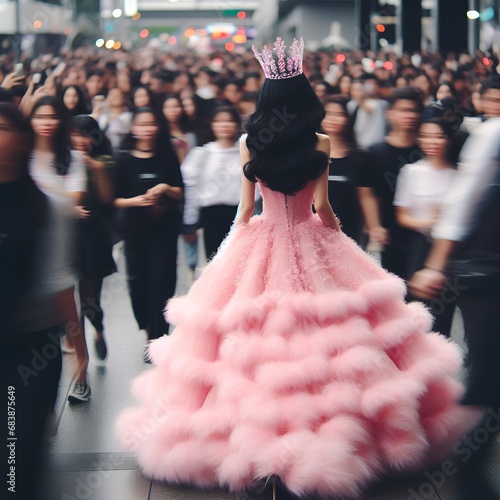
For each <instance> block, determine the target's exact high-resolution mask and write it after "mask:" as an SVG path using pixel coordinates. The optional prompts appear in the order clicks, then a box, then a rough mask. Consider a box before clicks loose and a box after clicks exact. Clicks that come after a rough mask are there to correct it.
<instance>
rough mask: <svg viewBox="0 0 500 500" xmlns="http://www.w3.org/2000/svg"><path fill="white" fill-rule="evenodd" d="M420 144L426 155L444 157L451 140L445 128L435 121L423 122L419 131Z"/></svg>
mask: <svg viewBox="0 0 500 500" xmlns="http://www.w3.org/2000/svg"><path fill="white" fill-rule="evenodd" d="M418 144H419V146H420V149H421V150H422V152H423V153H424V155H425V156H430V157H439V158H442V157H444V156H445V155H446V152H447V150H448V146H449V144H450V141H449V139H448V136H447V135H446V134H445V133H444V131H443V129H442V128H441V127H440V126H439V125H437V124H435V123H422V125H421V126H420V129H419V131H418Z"/></svg>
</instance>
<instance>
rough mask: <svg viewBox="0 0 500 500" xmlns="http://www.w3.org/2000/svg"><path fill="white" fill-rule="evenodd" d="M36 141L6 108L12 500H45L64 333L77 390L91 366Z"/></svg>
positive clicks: (0, 302)
mask: <svg viewBox="0 0 500 500" xmlns="http://www.w3.org/2000/svg"><path fill="white" fill-rule="evenodd" d="M33 140H34V138H33V134H32V132H31V131H30V130H29V128H28V127H26V125H25V121H24V119H23V117H22V115H21V113H20V112H19V111H17V110H16V109H15V108H14V107H13V106H11V105H8V104H4V103H1V104H0V149H1V151H2V155H1V157H0V238H1V239H0V268H1V273H0V274H1V276H2V279H0V332H1V335H0V380H1V386H2V388H3V390H4V396H3V397H4V406H5V411H4V413H3V414H4V417H2V423H1V427H2V430H1V431H0V436H1V438H2V443H3V446H2V448H3V450H4V451H3V453H2V460H1V466H0V471H1V473H2V477H3V478H4V485H3V488H4V489H5V490H6V491H7V493H5V498H7V497H12V498H19V499H20V500H21V499H22V500H25V499H30V500H38V498H39V496H38V494H39V491H38V488H39V479H40V468H41V456H40V452H41V446H42V439H43V434H44V429H45V426H46V424H47V420H48V417H49V415H50V413H51V411H52V410H53V408H54V405H55V402H56V396H57V390H58V384H59V378H60V373H61V366H62V356H61V345H60V336H61V335H62V334H63V333H68V334H70V335H71V336H72V339H73V345H74V346H75V349H76V352H77V361H76V366H75V372H74V373H75V378H76V380H77V383H82V384H84V383H85V379H86V370H87V365H88V355H87V351H86V346H85V340H84V338H83V334H82V331H81V329H80V327H79V320H78V314H77V310H76V307H75V302H74V296H73V283H74V276H73V274H72V271H71V265H70V261H71V254H70V247H69V243H68V236H69V227H68V226H69V223H70V221H69V220H68V216H67V210H66V209H65V206H64V205H63V206H61V200H60V198H58V197H52V196H50V195H46V194H45V193H43V192H42V191H40V189H39V188H38V187H37V186H36V185H35V183H34V182H33V181H32V180H31V178H30V176H29V175H28V163H29V158H30V153H31V147H32V145H33ZM12 443H14V445H12ZM12 446H13V448H12ZM12 450H14V453H12ZM9 458H11V459H12V458H14V461H12V460H9ZM11 488H12V489H11Z"/></svg>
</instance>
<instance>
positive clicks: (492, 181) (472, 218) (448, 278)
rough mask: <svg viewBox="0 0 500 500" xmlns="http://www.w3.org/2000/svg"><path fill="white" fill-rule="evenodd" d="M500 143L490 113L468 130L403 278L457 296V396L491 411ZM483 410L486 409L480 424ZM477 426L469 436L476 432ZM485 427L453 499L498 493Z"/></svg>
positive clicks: (420, 288)
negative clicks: (427, 235) (488, 467)
mask: <svg viewBox="0 0 500 500" xmlns="http://www.w3.org/2000/svg"><path fill="white" fill-rule="evenodd" d="M499 144H500V118H491V119H489V120H487V121H486V122H485V123H483V124H481V125H479V126H478V127H477V128H476V129H475V130H473V131H472V132H471V136H470V137H469V139H468V140H467V142H466V144H465V146H464V149H463V151H462V155H461V160H460V163H459V168H458V172H457V175H456V177H455V180H454V183H453V185H452V186H451V187H450V190H449V192H448V195H447V197H446V198H445V201H444V204H443V209H442V213H441V215H440V217H439V219H438V221H437V223H436V224H435V226H434V228H433V230H432V237H433V238H434V243H433V245H432V249H431V251H430V253H429V256H428V258H427V259H426V261H425V264H424V267H423V268H422V269H421V270H420V271H418V272H417V273H416V274H415V275H414V276H413V277H412V279H411V281H410V283H409V285H410V290H411V292H412V293H413V294H414V295H415V296H417V297H421V298H423V299H427V300H433V299H436V298H437V299H439V298H441V297H445V298H447V299H448V300H450V295H451V300H456V302H457V305H458V307H459V308H460V311H461V313H462V318H463V324H464V334H465V340H466V342H467V345H468V356H467V365H468V368H469V374H468V383H467V392H466V394H465V397H464V399H463V403H464V404H466V405H470V406H475V407H479V408H480V409H482V410H483V411H484V410H486V409H488V408H489V409H490V411H495V412H497V411H498V408H499V406H500V390H499V386H498V380H499V378H500V364H499V362H498V353H499V352H500V336H499V331H498V329H499V325H500V225H499V223H500V218H499V216H498V214H499V213H500V162H499V160H498V158H499V150H500V147H499ZM488 418H491V417H490V416H489V415H488V414H487V413H486V414H485V419H486V424H487V423H488V421H487V419H488ZM484 425H485V421H483V422H481V423H480V424H479V426H478V427H477V429H483V430H484ZM477 429H474V430H473V431H472V432H471V433H470V436H477V435H479V434H478V433H476V432H475V431H476V430H477ZM486 429H487V432H486V436H487V439H486V440H483V439H482V438H481V446H475V447H473V448H472V449H471V450H470V456H469V459H468V460H467V461H465V463H464V465H461V466H460V471H459V474H458V475H457V478H458V481H459V487H458V490H457V496H458V498H459V499H460V500H462V499H463V500H471V499H475V498H481V500H498V498H500V495H498V493H496V492H495V490H494V487H493V486H492V485H491V483H490V481H489V480H488V479H487V478H486V476H485V464H486V461H487V460H488V457H489V453H490V452H491V450H492V449H493V447H494V446H495V443H496V440H497V438H498V430H496V429H492V428H490V427H489V426H488V427H486ZM470 436H468V437H469V438H470ZM466 442H467V441H466ZM462 461H463V460H462Z"/></svg>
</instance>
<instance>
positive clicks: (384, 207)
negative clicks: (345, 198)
mask: <svg viewBox="0 0 500 500" xmlns="http://www.w3.org/2000/svg"><path fill="white" fill-rule="evenodd" d="M389 102H390V108H389V109H388V111H387V120H388V122H389V124H390V126H391V132H390V133H389V134H388V136H387V137H386V139H385V141H384V142H382V143H379V144H375V145H374V146H372V147H371V148H370V149H369V151H370V153H371V155H372V162H371V164H365V167H364V168H363V170H362V171H361V172H360V175H359V182H358V186H359V188H358V192H359V196H360V202H361V207H362V210H363V215H364V217H365V222H366V226H367V228H368V231H369V235H370V240H371V241H372V242H376V243H379V244H381V245H383V250H382V266H383V267H384V268H385V269H387V270H388V271H390V272H392V273H394V274H396V275H398V276H400V277H402V278H408V277H407V276H405V267H406V261H407V259H406V256H407V250H406V244H407V241H408V238H407V236H408V235H407V230H406V229H404V228H402V227H401V226H399V225H398V224H397V222H396V218H395V211H394V207H393V200H394V193H395V190H396V181H397V178H398V174H399V171H400V170H401V168H402V167H403V166H404V165H406V164H408V163H415V162H416V161H417V160H420V159H421V158H422V153H421V151H420V149H419V148H418V146H417V144H416V136H417V129H418V126H419V124H420V119H421V116H422V111H423V104H422V99H421V96H420V94H419V93H418V91H416V90H414V89H397V90H395V91H394V93H393V94H392V96H391V98H390V101H389Z"/></svg>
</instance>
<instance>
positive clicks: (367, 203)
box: [358, 186, 389, 245]
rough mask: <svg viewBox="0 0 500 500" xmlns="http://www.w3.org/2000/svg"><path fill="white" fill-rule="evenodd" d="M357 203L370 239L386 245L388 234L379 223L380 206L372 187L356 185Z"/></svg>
mask: <svg viewBox="0 0 500 500" xmlns="http://www.w3.org/2000/svg"><path fill="white" fill-rule="evenodd" d="M358 197H359V204H360V205H361V211H362V212H363V217H364V219H365V224H366V228H367V229H368V234H369V235H370V241H374V242H376V243H380V244H382V245H386V244H387V243H389V234H388V231H387V229H386V228H385V227H382V225H381V223H380V207H379V202H378V199H377V197H376V196H375V193H374V191H373V188H372V187H368V186H360V187H358Z"/></svg>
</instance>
